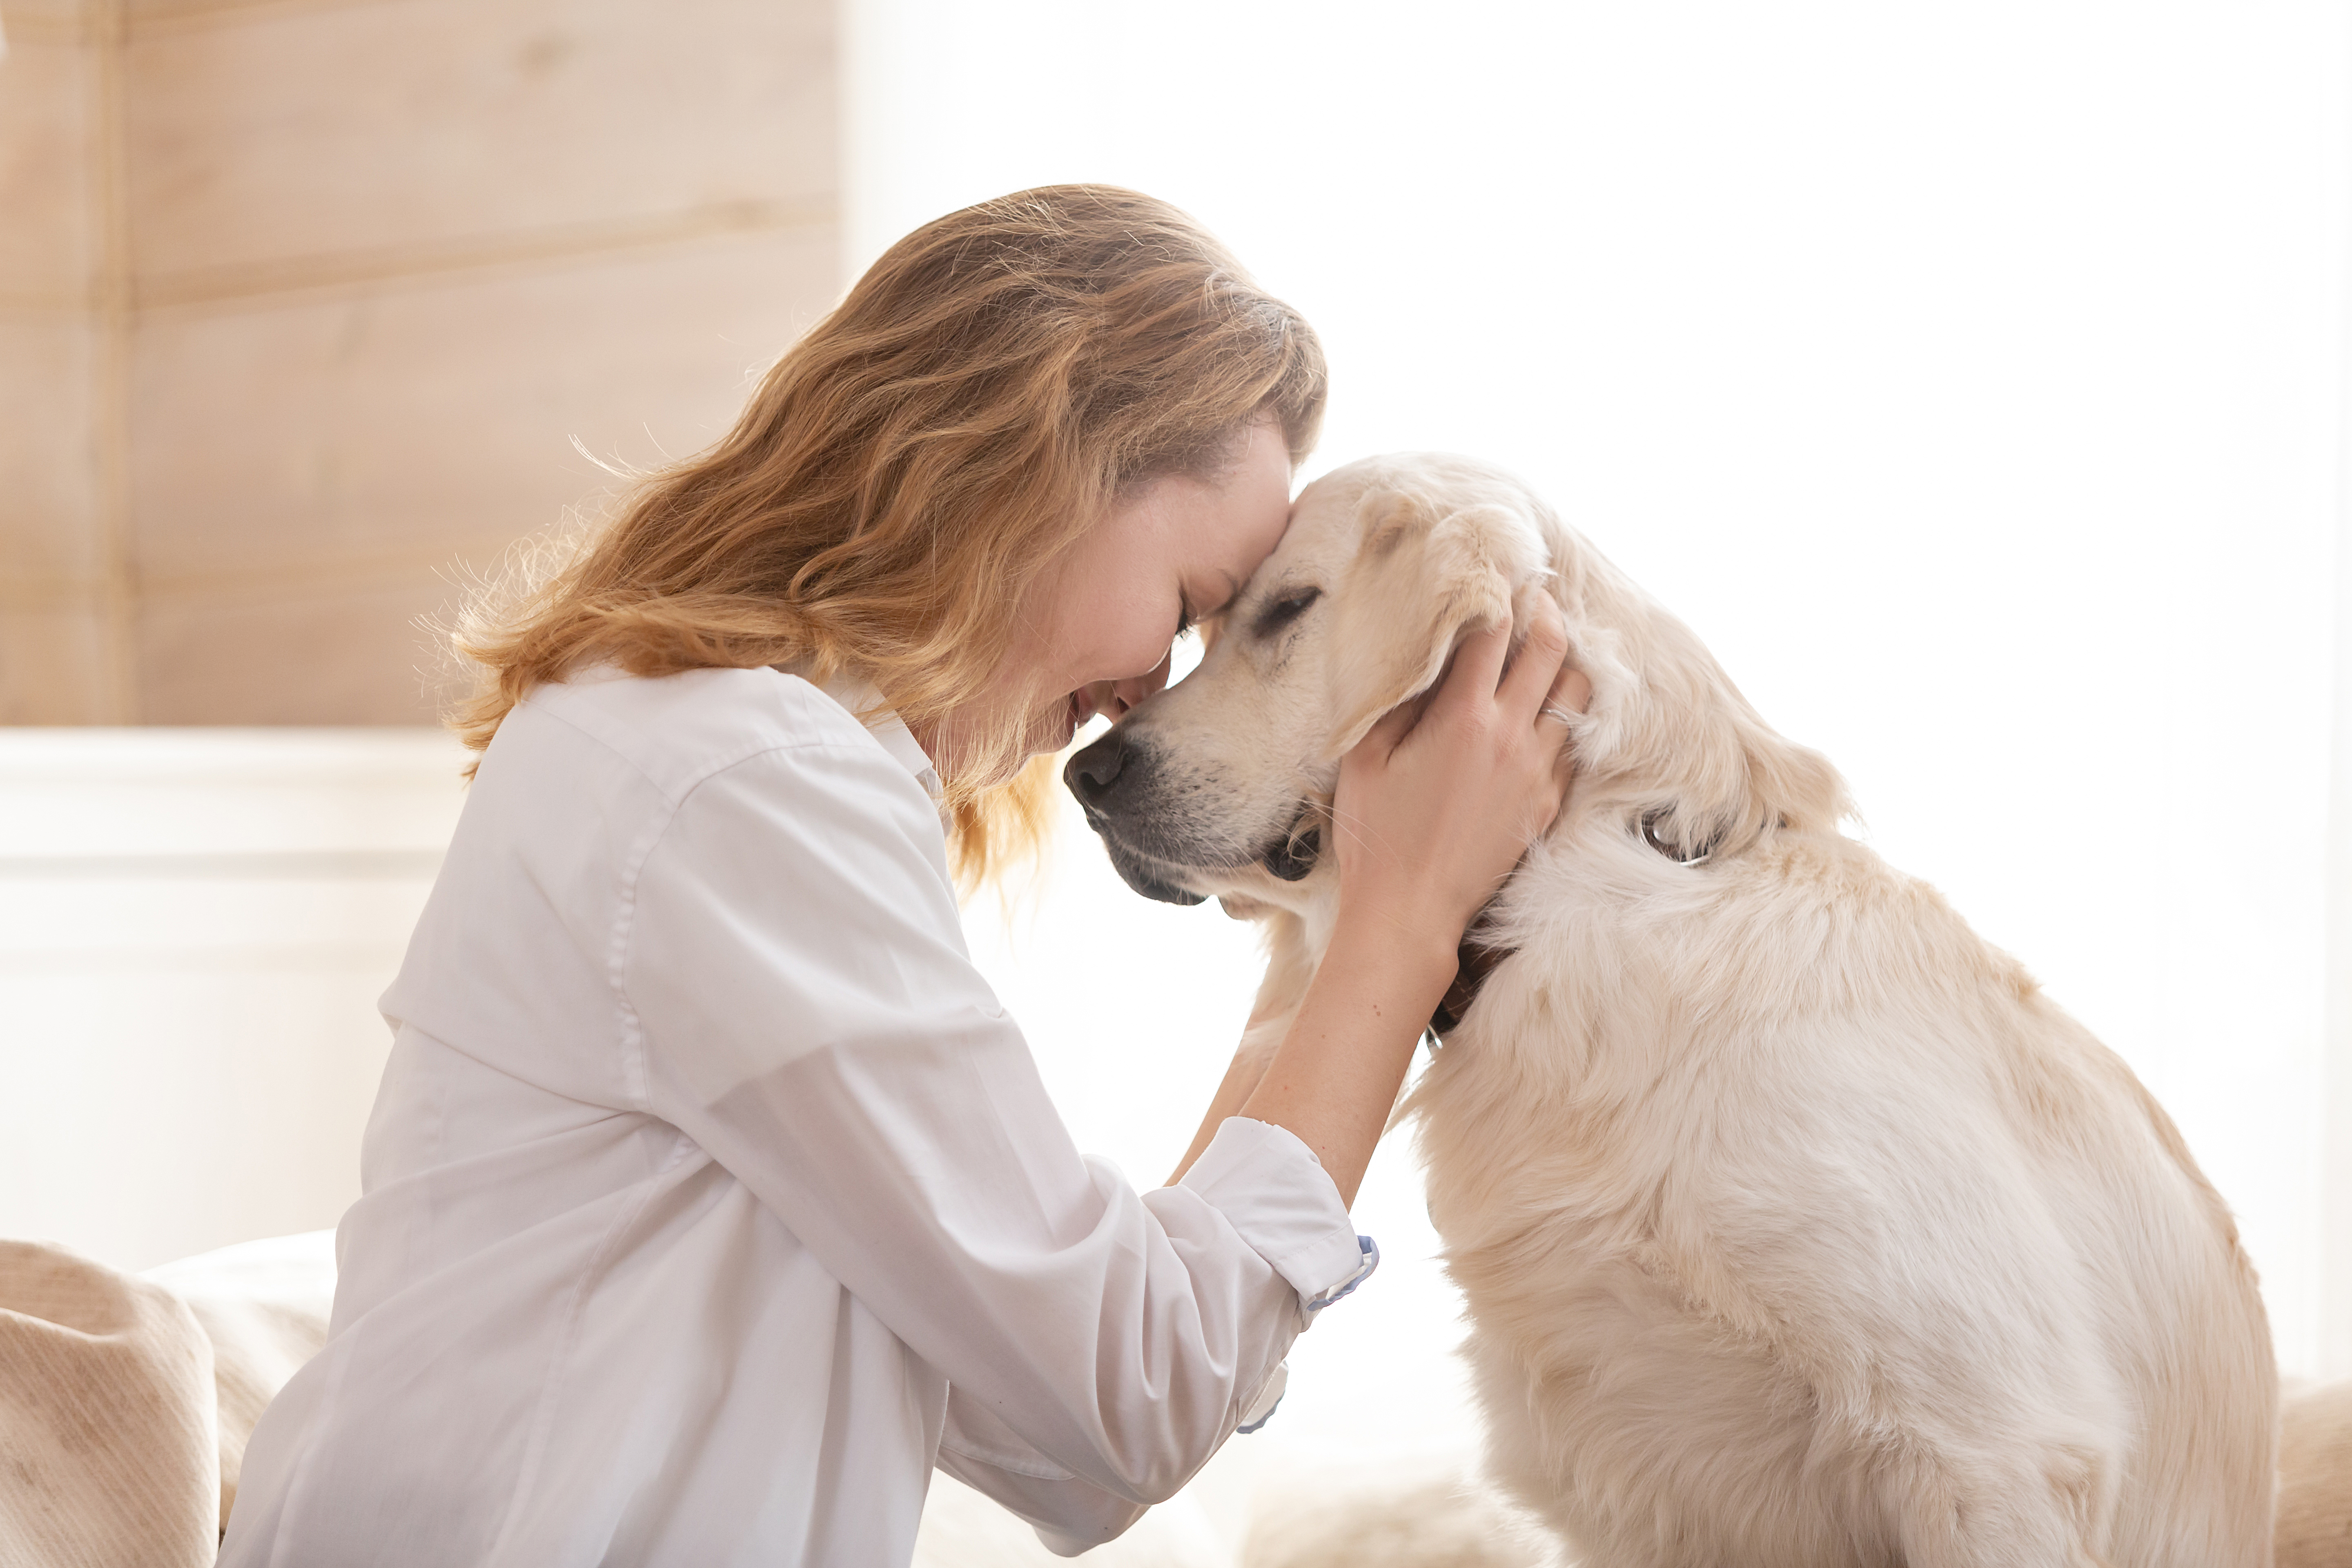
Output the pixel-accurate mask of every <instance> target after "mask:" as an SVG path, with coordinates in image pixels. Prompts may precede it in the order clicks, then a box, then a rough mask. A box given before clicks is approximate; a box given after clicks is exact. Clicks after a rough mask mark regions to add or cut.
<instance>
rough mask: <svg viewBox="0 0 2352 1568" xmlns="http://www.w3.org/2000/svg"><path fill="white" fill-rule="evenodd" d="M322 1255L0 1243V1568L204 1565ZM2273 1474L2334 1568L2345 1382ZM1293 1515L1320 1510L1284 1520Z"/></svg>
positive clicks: (1390, 1538)
mask: <svg viewBox="0 0 2352 1568" xmlns="http://www.w3.org/2000/svg"><path fill="white" fill-rule="evenodd" d="M331 1241H332V1238H331V1237H330V1236H329V1235H327V1234H326V1233H323V1232H321V1233H319V1234H317V1235H313V1236H306V1237H284V1238H282V1239H279V1240H273V1241H262V1242H254V1243H250V1244H248V1245H247V1246H244V1247H227V1248H225V1249H223V1250H222V1251H219V1252H214V1253H206V1254H205V1255H204V1256H203V1257H200V1258H189V1259H187V1260H186V1261H184V1262H182V1263H174V1264H170V1265H167V1266H166V1267H164V1268H158V1269H153V1270H151V1271H150V1272H149V1273H148V1274H147V1275H146V1276H144V1277H141V1276H137V1275H130V1274H123V1273H121V1272H118V1271H117V1270H115V1269H112V1268H107V1267H106V1266H105V1265H103V1264H100V1263H93V1262H91V1261H90V1260H89V1259H88V1258H79V1257H77V1256H75V1255H74V1254H72V1253H70V1252H67V1251H65V1250H63V1249H62V1248H59V1247H46V1246H42V1245H40V1244H38V1243H34V1242H22V1241H16V1242H0V1563H5V1564H6V1565H7V1568H202V1565H203V1564H206V1563H211V1562H212V1561H213V1558H214V1557H215V1554H216V1552H217V1549H218V1546H219V1540H220V1531H221V1530H222V1529H223V1528H224V1527H225V1526H226V1523H227V1521H228V1510H229V1505H230V1504H231V1503H233V1502H234V1501H235V1500H236V1481H237V1473H238V1471H239V1469H240V1468H242V1466H243V1463H244V1458H245V1444H246V1439H247V1436H250V1435H251V1434H252V1431H253V1425H254V1423H255V1422H256V1421H257V1420H259V1419H260V1416H261V1412H262V1408H263V1407H264V1406H265V1405H268V1403H269V1400H270V1398H271V1396H272V1395H273V1394H276V1393H277V1392H278V1388H279V1387H280V1386H281V1385H282V1384H284V1383H285V1381H286V1380H287V1379H288V1378H289V1377H290V1376H292V1375H293V1373H294V1370H295V1368H297V1367H299V1366H300V1365H301V1364H302V1363H303V1362H304V1361H306V1360H308V1359H309V1358H310V1356H311V1355H313V1354H314V1353H316V1352H317V1351H318V1348H319V1346H320V1344H322V1343H323V1342H325V1340H326V1333H327V1313H328V1309H329V1307H330V1305H331V1297H332V1295H333V1291H334V1258H333V1254H332V1250H331ZM2280 1468H2281V1472H2282V1473H2281V1477H2280V1493H2279V1513H2278V1519H2279V1542H2278V1568H2352V1383H2347V1384H2330V1385H2328V1386H2326V1387H2324V1388H2318V1389H2314V1390H2309V1391H2306V1392H2304V1393H2302V1394H2295V1395H2293V1396H2291V1397H2290V1398H2289V1399H2288V1400H2287V1402H2286V1416H2285V1423H2284V1442H2283V1445H2282V1448H2281V1466H2280ZM1311 1490H1312V1491H1313V1492H1315V1493H1318V1494H1320V1496H1319V1497H1318V1498H1313V1499H1292V1500H1289V1501H1288V1502H1287V1503H1286V1505H1285V1506H1284V1507H1282V1508H1280V1509H1275V1508H1272V1507H1270V1506H1268V1505H1269V1504H1270V1503H1271V1502H1272V1501H1273V1500H1269V1499H1266V1498H1264V1497H1261V1499H1260V1507H1259V1509H1258V1510H1256V1512H1257V1514H1258V1519H1257V1523H1258V1524H1259V1525H1260V1526H1261V1528H1259V1529H1256V1530H1254V1531H1252V1539H1251V1544H1250V1549H1249V1550H1248V1552H1246V1553H1245V1556H1246V1558H1247V1559H1248V1560H1249V1561H1250V1562H1251V1563H1264V1564H1265V1565H1266V1568H1274V1565H1276V1564H1280V1565H1281V1568H1307V1565H1309V1564H1322V1563H1333V1562H1347V1563H1350V1564H1351V1565H1352V1568H1365V1564H1366V1563H1370V1562H1372V1561H1374V1560H1377V1562H1378V1563H1381V1565H1382V1568H1391V1565H1393V1568H1437V1565H1438V1564H1441V1563H1443V1564H1458V1563H1472V1562H1481V1561H1492V1562H1501V1561H1505V1560H1506V1559H1508V1560H1511V1561H1517V1560H1518V1559H1517V1552H1506V1553H1505V1554H1504V1555H1500V1556H1494V1557H1489V1556H1487V1555H1486V1552H1484V1551H1477V1550H1475V1549H1474V1543H1475V1545H1477V1546H1496V1547H1500V1546H1503V1545H1504V1544H1505V1542H1502V1541H1500V1540H1493V1539H1489V1538H1491V1537H1494V1536H1496V1535H1497V1534H1498V1533H1499V1532H1498V1531H1496V1527H1495V1524H1494V1521H1493V1520H1492V1519H1491V1518H1490V1517H1488V1515H1487V1514H1486V1513H1484V1512H1481V1511H1479V1510H1481V1509H1483V1508H1486V1507H1487V1506H1488V1505H1486V1504H1484V1503H1482V1502H1481V1501H1480V1500H1478V1499H1477V1498H1476V1497H1475V1495H1474V1494H1473V1493H1471V1492H1469V1491H1467V1490H1466V1489H1449V1488H1439V1489H1424V1490H1425V1495H1424V1493H1423V1492H1415V1491H1412V1489H1405V1490H1403V1491H1391V1492H1384V1493H1383V1494H1382V1495H1381V1496H1380V1497H1378V1498H1374V1497H1371V1496H1370V1495H1363V1496H1356V1495H1351V1489H1350V1488H1349V1487H1348V1486H1347V1485H1345V1484H1344V1483H1341V1482H1339V1479H1337V1478H1334V1479H1333V1482H1332V1484H1330V1485H1328V1486H1318V1487H1315V1488H1313V1489H1311ZM1359 1490H1360V1489H1359ZM935 1492H936V1493H937V1494H938V1495H935V1496H934V1498H933V1500H932V1503H933V1506H932V1507H931V1509H929V1510H927V1511H926V1517H925V1520H924V1537H923V1541H922V1543H921V1545H920V1547H919V1550H918V1554H917V1559H918V1563H919V1565H920V1564H925V1563H937V1564H939V1565H940V1568H978V1565H979V1564H980V1563H983V1562H985V1563H1007V1564H1011V1563H1034V1562H1049V1561H1051V1559H1049V1558H1046V1557H1045V1553H1044V1552H1043V1550H1042V1549H1041V1548H1038V1547H1037V1546H1036V1545H1035V1542H1034V1539H1032V1538H1030V1537H1028V1535H1027V1532H1026V1531H1022V1530H1017V1529H1015V1530H1007V1529H1005V1528H1004V1527H1005V1526H1006V1525H1008V1524H1009V1523H1010V1521H1006V1520H1003V1519H1002V1518H1001V1516H999V1515H997V1513H996V1510H994V1509H993V1508H992V1506H991V1505H988V1504H986V1503H985V1502H984V1501H983V1500H981V1499H978V1498H977V1497H968V1496H965V1495H963V1494H961V1493H959V1492H958V1491H957V1490H956V1489H944V1488H942V1489H935ZM1309 1501H1319V1502H1322V1503H1325V1504H1328V1505H1329V1506H1328V1509H1317V1508H1310V1507H1305V1506H1301V1505H1302V1504H1304V1503H1307V1502H1309ZM1162 1511H1163V1510H1153V1514H1152V1515H1150V1516H1147V1521H1146V1523H1147V1525H1148V1526H1150V1528H1144V1527H1139V1529H1138V1530H1137V1531H1133V1532H1130V1538H1129V1539H1128V1540H1126V1541H1122V1542H1118V1544H1117V1545H1116V1546H1114V1547H1111V1548H1106V1549H1104V1550H1102V1551H1101V1552H1090V1553H1088V1554H1087V1555H1088V1559H1089V1560H1090V1561H1091V1560H1093V1559H1095V1558H1097V1557H1100V1558H1102V1559H1104V1561H1105V1568H1110V1560H1112V1559H1117V1560H1118V1561H1119V1562H1120V1563H1126V1564H1129V1565H1130V1568H1145V1565H1146V1564H1150V1565H1151V1568H1158V1565H1160V1564H1161V1563H1166V1564H1170V1565H1171V1568H1172V1565H1174V1564H1178V1563H1197V1562H1201V1561H1203V1560H1204V1556H1205V1550H1204V1548H1203V1546H1202V1543H1199V1542H1191V1541H1189V1540H1188V1539H1186V1538H1185V1537H1184V1535H1183V1531H1182V1530H1181V1528H1180V1522H1181V1521H1179V1520H1178V1519H1177V1518H1175V1517H1174V1516H1172V1515H1171V1517H1169V1518H1166V1519H1162V1518H1160V1517H1158V1516H1160V1514H1161V1513H1162ZM1310 1513H1314V1514H1319V1515H1321V1516H1322V1517H1323V1518H1324V1519H1325V1521H1326V1523H1325V1524H1324V1525H1321V1526H1318V1525H1317V1524H1316V1523H1315V1522H1314V1521H1312V1520H1310V1519H1308V1518H1307V1515H1308V1514H1310ZM1406 1513H1409V1514H1411V1515H1412V1518H1411V1519H1409V1520H1408V1519H1404V1518H1402V1514H1406ZM967 1515H970V1517H966V1516H967ZM1457 1515H1458V1516H1459V1517H1457ZM934 1516H936V1517H934ZM1277 1516H1280V1517H1277ZM1375 1519H1377V1520H1378V1521H1380V1523H1381V1526H1382V1527H1381V1528H1378V1529H1376V1530H1374V1531H1373V1533H1374V1534H1375V1535H1377V1536H1378V1537H1379V1538H1380V1544H1381V1548H1382V1549H1381V1551H1378V1552H1370V1553H1369V1555H1368V1542H1365V1541H1356V1540H1354V1537H1353V1536H1351V1535H1350V1533H1349V1528H1347V1527H1349V1521H1352V1522H1353V1524H1354V1525H1359V1526H1360V1525H1362V1524H1364V1523H1365V1522H1366V1521H1371V1520H1375ZM1276 1525H1279V1526H1281V1528H1279V1529H1277V1528H1275V1527H1276ZM1408 1526H1410V1528H1407V1527H1408ZM1465 1532H1466V1533H1465ZM1354 1533H1355V1535H1361V1534H1362V1533H1363V1531H1361V1530H1357V1531H1355V1532H1354ZM1000 1536H1001V1537H1003V1540H1002V1541H999V1540H998V1537H1000ZM1351 1541H1352V1542H1353V1544H1352V1545H1351V1544H1349V1542H1351ZM1465 1552H1469V1553H1471V1554H1469V1555H1465Z"/></svg>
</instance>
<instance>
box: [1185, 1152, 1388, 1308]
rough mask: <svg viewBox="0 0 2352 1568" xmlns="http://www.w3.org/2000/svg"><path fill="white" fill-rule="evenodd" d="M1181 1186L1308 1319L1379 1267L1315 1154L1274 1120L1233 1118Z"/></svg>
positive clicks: (1377, 1258) (1377, 1251)
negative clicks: (1265, 1266) (1289, 1292)
mask: <svg viewBox="0 0 2352 1568" xmlns="http://www.w3.org/2000/svg"><path fill="white" fill-rule="evenodd" d="M1181 1185H1183V1186H1185V1187H1189V1188H1190V1189H1192V1192H1193V1193H1194V1194H1196V1195H1198V1196H1199V1197H1200V1198H1201V1199H1202V1201H1203V1202H1205V1203H1207V1204H1210V1205H1213V1206H1214V1207H1215V1208H1216V1209H1217V1211H1218V1212H1219V1213H1221V1214H1223V1215H1224V1216H1225V1219H1226V1221H1227V1223H1229V1224H1230V1225H1232V1226H1233V1227H1234V1231H1235V1232H1237V1233H1238V1234H1239V1235H1240V1237H1241V1238H1242V1239H1243V1240H1244V1241H1245V1242H1247V1243H1249V1245H1250V1247H1252V1248H1253V1249H1254V1250H1255V1252H1256V1253H1257V1255H1258V1256H1259V1257H1261V1258H1265V1260H1266V1262H1268V1263H1270V1264H1272V1265H1273V1266H1274V1271H1275V1272H1276V1273H1277V1274H1279V1275H1281V1276H1282V1278H1283V1279H1285V1280H1286V1282H1288V1284H1289V1286H1290V1288H1291V1289H1294V1290H1296V1291H1297V1292H1298V1306H1299V1313H1300V1316H1301V1317H1302V1318H1311V1317H1312V1316H1313V1315H1314V1314H1315V1313H1316V1312H1318V1311H1320V1310H1322V1309H1323V1308H1325V1307H1328V1306H1329V1305H1330V1304H1331V1303H1332V1302H1334V1301H1336V1300H1339V1298H1340V1297H1342V1296H1344V1295H1346V1294H1347V1293H1348V1292H1349V1291H1350V1290H1352V1289H1355V1288H1356V1287H1357V1286H1358V1285H1360V1284H1361V1283H1363V1281H1364V1280H1365V1279H1366V1278H1368V1277H1369V1276H1370V1274H1371V1271H1372V1270H1373V1268H1376V1267H1377V1266H1378V1265H1379V1263H1380V1258H1381V1254H1380V1248H1379V1247H1374V1246H1373V1245H1372V1243H1371V1239H1370V1237H1360V1236H1358V1235H1357V1234H1356V1227H1355V1226H1353V1225H1352V1224H1350V1223H1349V1219H1348V1205H1345V1204H1343V1203H1341V1202H1340V1201H1339V1188H1338V1187H1336V1186H1334V1185H1332V1184H1331V1177H1330V1175H1329V1173H1327V1172H1326V1171H1325V1170H1324V1169H1323V1165H1322V1163H1321V1162H1320V1161H1318V1160H1317V1159H1316V1158H1315V1151H1313V1150H1312V1149H1309V1148H1308V1147H1307V1145H1306V1144H1305V1143H1303V1142H1300V1141H1299V1140H1298V1138H1297V1135H1296V1134H1294V1133H1292V1132H1291V1131H1288V1130H1287V1129H1285V1128H1281V1127H1276V1126H1275V1125H1274V1124H1273V1123H1272V1122H1268V1121H1251V1120H1250V1119H1249V1118H1247V1117H1244V1116H1229V1117H1227V1118H1226V1119H1225V1120H1224V1121H1223V1122H1221V1123H1220V1124H1219V1125H1218V1127H1217V1131H1216V1135H1215V1136H1214V1137H1213V1138H1211V1139H1210V1140H1209V1146H1208V1147H1207V1148H1206V1149H1204V1150H1202V1152H1201V1157H1200V1158H1199V1159H1198V1160H1195V1161H1193V1162H1192V1169H1191V1170H1189V1171H1187V1172H1185V1173H1184V1179H1183V1181H1182V1183H1181Z"/></svg>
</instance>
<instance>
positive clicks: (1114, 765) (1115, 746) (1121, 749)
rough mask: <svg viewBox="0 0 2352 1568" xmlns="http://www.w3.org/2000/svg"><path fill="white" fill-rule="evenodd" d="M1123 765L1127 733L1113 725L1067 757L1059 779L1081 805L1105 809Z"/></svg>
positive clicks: (1089, 808)
mask: <svg viewBox="0 0 2352 1568" xmlns="http://www.w3.org/2000/svg"><path fill="white" fill-rule="evenodd" d="M1126 766H1127V737H1126V736H1124V735H1122V734H1120V733H1119V732H1118V727H1117V726H1115V725H1114V726H1113V727H1112V728H1111V729H1110V730H1109V731H1107V732H1106V733H1105V734H1104V735H1103V737H1102V739H1100V740H1098V741H1097V742H1094V744H1092V745H1090V746H1088V747H1087V749H1086V750H1084V751H1082V752H1079V753H1078V754H1077V755H1076V756H1075V757H1072V758H1071V759H1070V762H1069V765H1068V766H1067V767H1066V768H1064V769H1063V770H1062V782H1063V783H1064V784H1067V785H1069V786H1070V793H1071V794H1072V795H1076V796H1077V797H1078V804H1079V805H1083V806H1085V807H1087V809H1088V810H1089V811H1107V810H1108V809H1109V805H1110V795H1111V791H1112V790H1113V789H1114V788H1116V787H1117V786H1118V775H1119V771H1120V770H1121V769H1122V768H1124V767H1126Z"/></svg>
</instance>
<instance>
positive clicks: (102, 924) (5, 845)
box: [0, 729, 460, 1268]
mask: <svg viewBox="0 0 2352 1568" xmlns="http://www.w3.org/2000/svg"><path fill="white" fill-rule="evenodd" d="M459 765H460V763H459V753H458V751H457V746H456V744H455V743H454V742H451V741H449V740H448V739H447V738H446V737H445V736H442V735H440V734H438V733H436V732H434V731H402V730H374V731H365V730H356V731H355V730H340V731H338V730H325V731H316V730H314V731H284V730H280V731H255V730H246V731H236V730H229V731H217V730H215V731H205V730H6V729H0V1236H7V1237H38V1238H43V1239H47V1240H55V1241H61V1242H63V1243H65V1244H66V1245H68V1246H69V1247H74V1248H75V1249H77V1250H79V1251H81V1252H84V1253H87V1254H89V1255H90V1256H92V1257H95V1258H99V1259H100V1260H101V1261H103V1262H107V1263H110V1264H112V1265H114V1266H116V1267H117V1268H148V1267H150V1266H152V1265H153V1264H157V1263H162V1262H164V1261H166V1260H168V1259H171V1258H180V1257H184V1256H187V1255H189V1254H191V1253H195V1252H200V1251H204V1250H205V1249H207V1248H210V1247H219V1246H223V1245H226V1244H227V1243H229V1242H235V1241H245V1240H249V1239H252V1238H254V1237H266V1236H279V1235H284V1234H287V1233H289V1232H293V1231H304V1230H315V1229H319V1228H321V1227H323V1226H331V1225H333V1224H334V1223H335V1222H336V1221H337V1220H338V1219H339V1218H341V1215H342V1211H343V1209H344V1207H345V1206H346V1205H349V1204H350V1203H351V1201H352V1199H354V1198H356V1197H357V1196H358V1195H359V1137H360V1129H361V1128H362V1126H363V1125H364V1123H365V1121H366V1120H367V1111H368V1107H369V1105H370V1104H371V1103H372V1102H373V1100H374V1098H375V1085H376V1079H377V1077H378V1076H379V1075H380V1074H381V1073H382V1071H383V1058H384V1054H385V1051H386V1049H387V1048H388V1047H389V1046H390V1044H391V1041H390V1037H389V1036H388V1035H387V1034H386V1032H385V1030H384V1026H383V1021H382V1020H381V1019H380V1018H378V1017H377V1016H376V1013H375V1006H374V1004H375V998H376V996H377V994H379V993H380V992H382V991H383V987H384V985H385V984H387V983H388V982H389V981H390V980H391V978H392V974H393V972H394V969H396V968H397V967H398V965H399V963H400V955H401V952H402V950H403V949H404V948H405V947H406V945H407V942H408V931H409V928H410V927H411V926H412V925H414V924H415V920H416V913H417V910H419V909H420V908H422V907H423V904H424V901H425V891H426V890H427V889H429V888H430V887H431V885H432V879H433V876H434V873H435V871H436V869H437V868H438V867H439V865H440V861H441V851H442V847H443V846H444V845H445V844H446V841H447V839H448V836H449V832H450V829H451V827H452V826H454V825H455V823H456V820H457V806H458V804H459V800H460V796H459V794H458V788H457V769H458V766H459Z"/></svg>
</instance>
